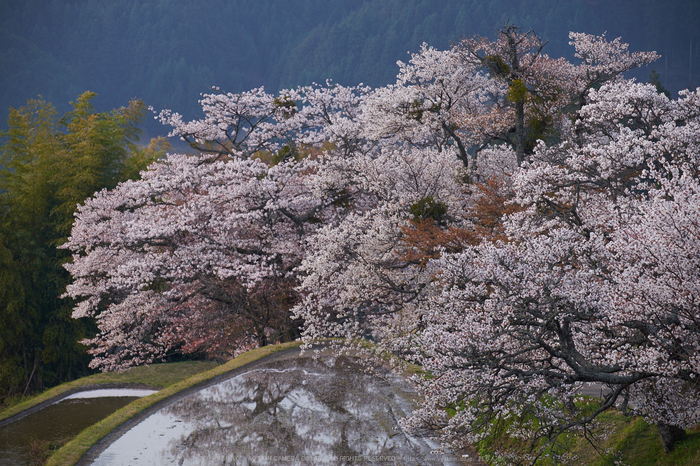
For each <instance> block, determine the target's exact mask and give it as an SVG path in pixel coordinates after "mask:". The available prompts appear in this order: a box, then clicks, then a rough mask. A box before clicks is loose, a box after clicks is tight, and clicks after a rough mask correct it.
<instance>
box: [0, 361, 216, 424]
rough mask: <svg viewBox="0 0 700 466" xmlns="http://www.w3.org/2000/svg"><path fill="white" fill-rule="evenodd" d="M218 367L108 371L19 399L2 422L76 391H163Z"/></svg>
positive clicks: (164, 366)
mask: <svg viewBox="0 0 700 466" xmlns="http://www.w3.org/2000/svg"><path fill="white" fill-rule="evenodd" d="M217 365H218V364H217V363H215V362H205V361H188V362H176V363H169V364H151V365H149V366H141V367H133V368H131V369H129V370H128V371H125V372H122V373H116V372H105V373H101V374H94V375H90V376H87V377H83V378H80V379H76V380H73V381H71V382H68V383H64V384H62V385H59V386H57V387H53V388H51V389H49V390H46V391H45V392H43V393H41V394H39V395H37V396H33V397H29V398H26V399H22V400H19V401H18V402H17V403H16V404H13V405H12V406H10V407H8V408H6V409H4V410H2V411H0V421H2V420H3V419H6V418H8V417H10V416H14V415H15V414H17V413H19V412H21V411H24V410H25V409H29V408H31V407H33V406H36V405H38V404H40V403H43V402H44V401H47V400H50V399H51V398H53V397H55V396H58V395H61V394H62V393H65V392H67V391H69V390H72V389H74V388H80V387H83V386H89V385H103V384H144V385H150V386H153V387H158V388H164V387H167V386H169V385H172V384H174V383H177V382H179V381H181V380H184V379H187V378H188V377H191V376H192V375H194V374H197V373H200V372H203V371H207V370H210V369H213V368H214V367H216V366H217Z"/></svg>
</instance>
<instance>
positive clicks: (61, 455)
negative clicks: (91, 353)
mask: <svg viewBox="0 0 700 466" xmlns="http://www.w3.org/2000/svg"><path fill="white" fill-rule="evenodd" d="M300 345H301V342H291V343H283V344H279V345H272V346H265V347H263V348H258V349H254V350H252V351H248V352H247V353H244V354H242V355H240V356H238V357H237V358H235V359H233V360H231V361H229V362H227V363H226V364H222V365H220V366H217V367H215V368H213V369H211V370H208V371H206V372H200V373H198V374H195V375H193V376H191V377H189V378H187V379H185V380H181V381H179V382H177V383H174V384H173V385H170V386H168V387H166V388H164V389H162V390H160V391H159V392H157V393H154V394H152V395H149V396H147V397H144V398H139V399H138V400H136V401H134V402H132V403H129V404H128V405H126V406H125V407H123V408H121V409H119V410H118V411H116V412H115V413H114V414H112V415H111V416H109V417H106V418H105V419H103V420H101V421H100V422H98V423H97V424H94V425H93V426H91V427H88V428H87V429H85V430H84V431H82V432H81V433H80V434H78V435H77V436H76V437H75V438H74V439H73V440H71V441H70V442H68V443H67V444H65V445H64V446H63V447H62V448H61V449H60V450H58V451H57V452H56V453H54V454H53V455H52V456H51V458H49V460H48V462H47V463H46V464H47V466H68V465H71V466H72V465H74V464H75V463H77V462H78V461H79V460H80V458H81V457H82V456H83V455H84V454H85V452H87V451H88V450H89V449H90V447H91V446H92V445H94V444H95V443H96V442H98V441H99V440H100V439H102V438H104V437H105V436H106V435H107V434H109V433H110V432H111V431H113V430H114V429H115V428H117V427H119V426H120V425H121V424H123V423H124V422H126V421H127V420H129V419H131V418H132V417H134V416H136V415H137V414H139V413H140V412H142V411H143V410H145V409H146V408H148V407H149V406H151V405H153V404H155V403H157V402H158V401H161V400H164V399H165V398H167V397H169V396H173V395H175V394H176V393H178V392H180V391H181V390H185V389H187V388H190V387H192V386H194V385H197V384H199V383H202V382H205V381H207V380H209V379H212V378H214V377H216V376H218V375H221V374H224V373H226V372H229V371H231V370H233V369H236V368H238V367H241V366H243V365H245V364H248V363H251V362H253V361H257V360H258V359H260V358H263V357H265V356H268V355H270V354H273V353H276V352H277V351H281V350H284V349H287V348H293V347H297V346H300ZM100 375H101V374H100ZM140 383H143V382H140Z"/></svg>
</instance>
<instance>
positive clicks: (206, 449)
mask: <svg viewBox="0 0 700 466" xmlns="http://www.w3.org/2000/svg"><path fill="white" fill-rule="evenodd" d="M414 397H415V393H414V392H413V390H412V388H411V386H410V385H409V384H408V383H407V382H406V381H405V380H403V379H402V378H400V377H397V376H395V375H393V374H391V373H390V372H389V371H384V372H382V373H381V374H374V375H370V374H367V373H365V372H364V371H363V369H362V368H361V367H359V365H358V361H357V360H355V359H352V358H348V357H344V356H340V357H336V356H333V355H331V354H324V356H322V357H321V358H320V359H317V360H315V359H314V358H313V357H312V356H311V355H310V354H308V353H307V354H306V355H305V356H298V354H296V353H295V355H294V356H293V357H291V356H290V357H283V358H276V359H274V360H272V361H271V362H266V363H262V364H258V365H256V366H255V367H253V368H250V369H248V370H245V371H242V372H239V373H237V374H233V375H232V376H231V377H230V378H228V379H225V380H223V381H219V382H217V383H215V384H213V385H210V386H208V387H206V388H203V389H200V390H198V391H195V392H193V393H189V394H187V395H184V396H182V397H180V398H179V399H175V400H172V401H171V402H169V403H166V404H165V405H164V406H162V407H160V409H159V410H157V411H155V412H153V413H152V414H150V415H148V416H146V417H144V418H143V419H142V420H140V421H139V422H138V423H136V424H135V425H133V426H132V427H131V428H130V429H129V430H128V431H126V432H125V433H123V435H121V436H120V437H118V438H116V440H114V439H113V441H112V443H110V444H107V445H101V446H99V447H97V446H96V447H95V449H94V450H93V451H91V452H89V453H88V455H87V457H86V458H85V462H86V464H94V465H101V466H103V465H110V466H111V465H149V466H150V465H171V464H172V465H179V466H184V465H212V464H218V465H253V464H255V465H308V464H332V465H336V464H451V463H454V464H458V463H459V461H457V459H456V458H454V457H452V456H449V457H448V456H446V455H441V454H437V453H434V450H436V449H437V447H438V444H437V443H436V442H435V441H433V440H432V439H430V438H421V437H416V436H412V435H410V434H409V433H407V432H404V430H403V429H402V428H401V427H400V425H399V423H398V420H399V419H400V418H402V417H404V416H406V415H407V414H409V413H410V411H411V410H412V409H413V408H414V407H415V401H414ZM115 436H116V435H115ZM90 461H91V462H92V463H89V462H90Z"/></svg>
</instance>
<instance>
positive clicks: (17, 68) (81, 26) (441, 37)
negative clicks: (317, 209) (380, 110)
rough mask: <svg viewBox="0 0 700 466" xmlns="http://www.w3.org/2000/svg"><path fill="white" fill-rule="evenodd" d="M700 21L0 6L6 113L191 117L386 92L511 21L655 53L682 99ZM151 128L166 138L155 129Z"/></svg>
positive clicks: (447, 8) (554, 35) (466, 5)
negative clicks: (77, 106) (316, 91)
mask: <svg viewBox="0 0 700 466" xmlns="http://www.w3.org/2000/svg"><path fill="white" fill-rule="evenodd" d="M698 18H700V4H698V2H697V1H693V0H674V1H664V0H610V1H601V0H567V1H553V0H518V1H515V0H409V1H405V0H333V1H328V0H324V1H320V0H234V1H230V0H207V1H204V0H178V1H175V0H141V1H135V0H112V1H95V0H92V1H86V0H81V1H66V0H4V1H2V2H0V44H2V51H1V52H0V109H7V108H8V107H10V106H12V107H15V108H17V107H19V106H21V105H24V103H25V102H26V101H27V99H29V98H35V97H36V96H37V95H38V94H41V95H42V96H43V97H44V99H46V100H47V101H49V102H52V103H54V104H55V105H56V106H57V108H58V110H59V112H65V111H68V110H69V109H70V108H69V106H68V102H69V101H71V100H73V99H75V97H76V96H77V95H79V94H81V93H83V92H84V91H86V90H90V91H93V92H96V93H97V94H98V96H99V97H98V99H96V100H95V105H96V108H97V109H98V110H100V111H104V110H108V109H111V108H116V107H120V106H123V105H126V103H127V102H129V101H130V100H131V99H133V98H135V97H136V98H139V99H141V100H143V101H144V102H146V104H147V105H151V106H153V107H154V108H155V109H157V110H160V109H163V108H172V109H173V110H175V111H177V112H179V113H181V114H182V115H183V116H184V117H185V118H195V117H198V116H199V115H197V112H198V108H199V107H198V105H197V100H198V98H199V94H200V93H202V92H207V91H208V90H209V89H210V87H211V86H218V87H220V88H221V89H223V90H225V91H226V92H242V91H246V90H249V89H252V88H255V87H260V86H264V87H265V90H266V91H267V92H272V93H275V92H277V91H279V90H280V89H282V88H287V87H294V86H299V85H308V84H311V83H312V82H318V83H324V82H325V81H326V79H331V80H333V81H334V82H335V83H338V84H342V85H347V86H349V85H356V84H359V83H364V84H365V85H369V86H372V87H377V86H383V85H386V84H388V83H390V82H393V81H394V78H395V76H396V72H397V67H396V61H397V60H403V61H406V60H407V59H408V54H407V52H409V51H410V52H416V51H418V49H419V47H420V44H421V43H423V42H427V43H428V44H429V45H431V46H433V47H436V48H438V49H445V48H447V47H449V45H450V42H455V41H458V40H459V39H460V38H461V37H462V36H468V37H470V36H473V35H475V34H478V35H480V36H487V37H494V36H495V34H496V31H497V29H498V28H500V27H502V26H503V25H504V24H505V22H506V21H508V20H510V21H511V22H512V23H513V24H517V25H519V26H521V27H522V28H524V29H525V30H527V29H530V28H532V29H533V30H534V31H535V32H536V33H537V34H538V36H540V37H541V38H542V39H544V40H545V41H549V43H548V44H547V46H546V47H545V49H544V53H547V54H548V55H550V56H552V57H565V58H567V59H572V58H573V49H572V48H571V47H570V46H569V45H568V42H569V39H568V33H569V31H577V32H586V33H589V34H596V35H599V34H602V33H603V32H606V31H607V37H609V38H611V39H614V38H615V37H622V39H623V40H624V41H625V42H627V43H629V44H630V47H631V49H632V50H654V51H656V52H657V53H659V54H660V55H661V57H662V58H661V59H660V60H659V61H657V62H656V63H654V64H653V65H652V66H651V67H653V68H654V69H655V70H656V72H657V73H658V74H659V76H660V80H661V82H662V83H663V85H664V86H665V87H666V88H667V89H669V90H670V91H671V92H672V93H674V95H675V92H676V91H678V90H680V89H683V88H686V87H690V88H691V89H693V88H695V87H696V86H697V85H698V84H700V30H698V28H697V20H698ZM693 65H694V67H695V68H696V69H695V70H693ZM651 67H650V68H644V69H642V70H640V71H639V72H638V76H637V77H638V78H639V79H641V80H646V79H647V77H648V75H649V73H650V71H651ZM3 125H4V122H3ZM146 132H147V134H148V135H151V134H162V133H163V132H164V131H163V129H162V127H161V126H160V125H159V124H158V123H156V122H155V121H152V120H151V119H149V121H148V122H147V124H146Z"/></svg>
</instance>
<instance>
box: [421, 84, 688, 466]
mask: <svg viewBox="0 0 700 466" xmlns="http://www.w3.org/2000/svg"><path fill="white" fill-rule="evenodd" d="M697 98H698V96H697V92H694V93H686V94H684V95H683V96H681V99H679V101H675V102H674V101H669V99H668V98H666V97H665V96H664V95H663V94H658V93H657V92H656V90H655V88H654V87H653V86H651V85H640V84H635V83H632V82H617V83H611V84H607V85H604V86H603V87H601V88H600V90H599V91H590V92H589V94H588V96H587V99H588V102H589V103H588V104H587V105H586V106H584V107H583V108H582V109H581V110H580V111H579V112H578V121H577V122H576V125H577V128H575V130H572V132H571V138H570V139H567V140H565V141H564V142H562V143H560V144H557V145H553V146H549V147H547V146H545V145H544V144H541V145H540V146H539V147H538V148H537V149H536V151H535V154H533V161H532V162H531V163H529V164H526V165H525V166H524V167H523V169H522V170H520V171H519V172H518V173H517V175H516V180H515V182H514V187H515V189H516V199H517V200H518V202H520V203H521V204H522V205H523V206H525V207H527V209H526V210H525V211H523V212H519V213H515V214H512V215H511V216H510V217H509V219H508V225H507V227H508V233H509V239H508V241H505V242H496V243H491V242H483V243H481V244H479V245H476V246H470V247H467V248H465V250H464V251H462V252H460V253H456V254H445V255H444V256H443V257H441V258H440V259H438V260H437V261H435V262H433V263H432V264H431V265H432V267H434V268H435V270H436V271H439V273H440V280H441V282H440V284H439V290H440V291H439V294H436V295H434V297H431V299H430V300H429V301H428V303H427V305H426V306H427V309H426V312H425V314H424V315H425V319H426V328H425V330H424V331H423V332H421V333H420V334H419V335H417V336H415V337H414V340H415V341H414V343H413V345H414V346H413V347H412V348H413V350H414V351H415V354H416V357H417V360H418V361H420V362H421V363H422V364H423V365H424V368H425V369H427V370H430V371H431V372H432V373H433V375H434V378H431V379H427V380H424V381H423V383H424V384H425V387H424V388H425V390H426V393H427V394H428V400H429V404H428V405H427V406H426V407H425V408H424V409H423V410H421V411H419V412H417V413H416V414H415V416H414V418H413V420H412V421H413V422H416V423H418V424H421V423H434V422H436V419H437V420H438V422H441V423H442V425H443V426H444V429H445V430H444V432H445V433H446V434H447V436H448V437H453V436H459V435H468V436H470V438H472V439H478V438H480V436H481V435H484V434H485V433H486V432H488V431H489V429H490V428H491V427H492V426H493V424H492V423H493V422H494V421H495V420H497V419H499V420H501V421H504V420H509V421H510V422H513V421H514V420H517V421H518V422H515V423H514V424H513V426H514V428H513V429H512V431H511V434H512V435H523V436H527V437H529V439H530V440H534V441H537V440H542V439H546V440H547V441H546V442H545V443H544V444H537V443H536V442H535V443H533V445H537V446H538V447H539V449H535V450H534V451H533V452H532V456H530V459H535V460H536V459H537V458H538V455H540V454H543V453H544V452H545V451H546V449H547V448H549V449H551V450H550V451H554V452H555V453H556V452H557V451H558V450H557V449H558V448H559V446H558V445H557V439H558V437H559V435H560V434H561V433H563V432H566V431H569V430H572V429H575V430H576V429H577V430H580V431H581V432H583V434H584V435H587V436H590V435H591V432H592V431H591V430H590V426H591V425H592V423H593V421H594V420H595V418H596V417H597V415H598V414H600V413H601V412H603V411H605V410H606V409H609V408H611V407H612V406H615V405H618V406H621V407H622V408H623V409H627V408H628V407H630V406H632V407H633V410H634V412H636V413H638V414H640V415H642V416H644V417H645V418H646V419H647V420H649V421H651V422H654V423H656V424H657V425H658V426H659V431H660V433H661V436H662V440H663V443H664V447H665V448H666V449H667V451H670V450H671V449H672V448H673V445H674V443H675V442H676V441H677V440H678V439H679V438H681V437H682V435H683V429H684V428H687V427H690V426H694V425H696V424H697V423H698V422H699V421H700V419H699V418H698V416H699V413H700V405H699V404H698V402H697V400H698V399H700V397H698V395H700V393H698V392H697V382H696V381H697V378H698V376H699V375H700V374H699V373H698V370H699V369H700V367H699V366H698V365H697V363H696V358H697V345H698V337H699V336H700V335H699V334H698V327H697V317H698V316H697V312H696V309H694V308H693V305H692V304H690V303H691V302H694V296H695V293H696V291H695V288H696V286H697V276H696V269H695V261H696V260H697V256H698V255H699V254H700V250H698V249H697V243H696V241H695V238H696V237H697V235H698V232H700V230H698V228H697V227H698V223H697V219H696V218H695V213H696V211H697V205H696V201H697V198H696V197H695V196H696V195H697V194H696V193H697V188H698V181H697V180H698V178H697V175H698V170H697V167H698V161H699V160H700V159H698V157H699V155H700V152H698V145H697V138H698V132H697V129H698V128H697V111H696V110H695V109H693V110H692V111H690V112H686V109H689V108H692V105H688V103H689V102H693V101H696V100H697ZM587 382H597V383H599V384H602V385H604V386H605V387H606V388H607V391H606V392H605V393H606V394H605V395H604V396H603V398H602V400H601V402H600V404H599V405H598V406H597V407H596V408H595V409H594V410H592V411H591V410H586V409H580V408H579V407H577V406H576V405H575V404H574V403H573V400H574V397H575V396H576V394H577V390H578V389H579V388H580V386H581V383H587ZM449 406H453V407H454V406H458V407H459V409H457V410H456V413H455V415H454V417H452V418H448V417H447V416H446V415H445V412H444V409H445V408H446V407H449ZM535 426H537V427H536V428H535ZM523 427H527V429H525V430H522V428H523ZM518 429H521V430H518ZM533 432H534V434H535V435H534V439H533V437H532V435H533ZM545 446H546V448H545ZM559 452H561V451H560V450H559Z"/></svg>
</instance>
